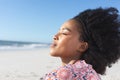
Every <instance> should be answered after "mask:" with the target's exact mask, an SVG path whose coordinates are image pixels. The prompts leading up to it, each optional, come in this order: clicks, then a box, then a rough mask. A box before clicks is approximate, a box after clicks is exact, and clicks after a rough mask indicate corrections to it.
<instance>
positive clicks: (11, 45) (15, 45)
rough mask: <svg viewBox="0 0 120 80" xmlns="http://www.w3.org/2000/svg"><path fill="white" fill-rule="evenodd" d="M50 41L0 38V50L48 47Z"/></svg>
mask: <svg viewBox="0 0 120 80" xmlns="http://www.w3.org/2000/svg"><path fill="white" fill-rule="evenodd" d="M49 46H50V43H44V42H29V41H9V40H0V50H23V49H39V48H48V47H49Z"/></svg>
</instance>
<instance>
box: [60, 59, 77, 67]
mask: <svg viewBox="0 0 120 80" xmlns="http://www.w3.org/2000/svg"><path fill="white" fill-rule="evenodd" d="M78 60H79V59H78V58H76V59H71V58H61V61H62V66H64V65H66V64H74V63H75V62H76V61H78Z"/></svg>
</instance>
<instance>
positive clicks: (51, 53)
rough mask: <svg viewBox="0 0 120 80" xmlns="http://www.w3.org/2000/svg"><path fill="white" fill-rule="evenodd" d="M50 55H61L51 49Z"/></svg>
mask: <svg viewBox="0 0 120 80" xmlns="http://www.w3.org/2000/svg"><path fill="white" fill-rule="evenodd" d="M50 55H51V56H53V57H59V56H58V55H57V53H56V52H54V51H50Z"/></svg>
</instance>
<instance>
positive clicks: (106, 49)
mask: <svg viewBox="0 0 120 80" xmlns="http://www.w3.org/2000/svg"><path fill="white" fill-rule="evenodd" d="M72 19H73V20H76V21H77V22H78V23H79V24H80V25H81V27H80V26H79V30H80V29H81V28H82V32H81V31H79V32H80V33H81V34H82V36H81V38H82V39H83V40H84V41H85V42H87V43H88V49H87V50H86V51H85V52H84V53H83V55H82V56H81V57H80V59H82V60H85V61H86V62H87V63H88V64H91V65H92V66H93V68H94V69H95V71H96V72H97V73H99V74H102V75H103V74H104V73H105V71H106V67H107V66H108V67H111V64H113V63H115V62H116V61H118V59H119V58H120V16H119V13H118V10H117V9H116V8H114V7H110V8H101V7H100V8H96V9H88V10H85V11H83V12H81V13H79V14H78V15H77V16H75V17H73V18H72Z"/></svg>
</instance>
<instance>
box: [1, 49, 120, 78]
mask: <svg viewBox="0 0 120 80" xmlns="http://www.w3.org/2000/svg"><path fill="white" fill-rule="evenodd" d="M60 64H61V62H60V59H59V58H56V57H51V56H50V55H49V49H48V48H41V49H32V50H7V51H5V50H4V51H0V80H40V78H41V77H42V76H44V75H45V73H47V72H50V71H51V70H53V69H56V68H57V67H58V66H60ZM101 78H102V80H120V61H118V62H117V63H116V64H114V65H113V66H112V68H108V69H107V72H106V75H104V76H101Z"/></svg>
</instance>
